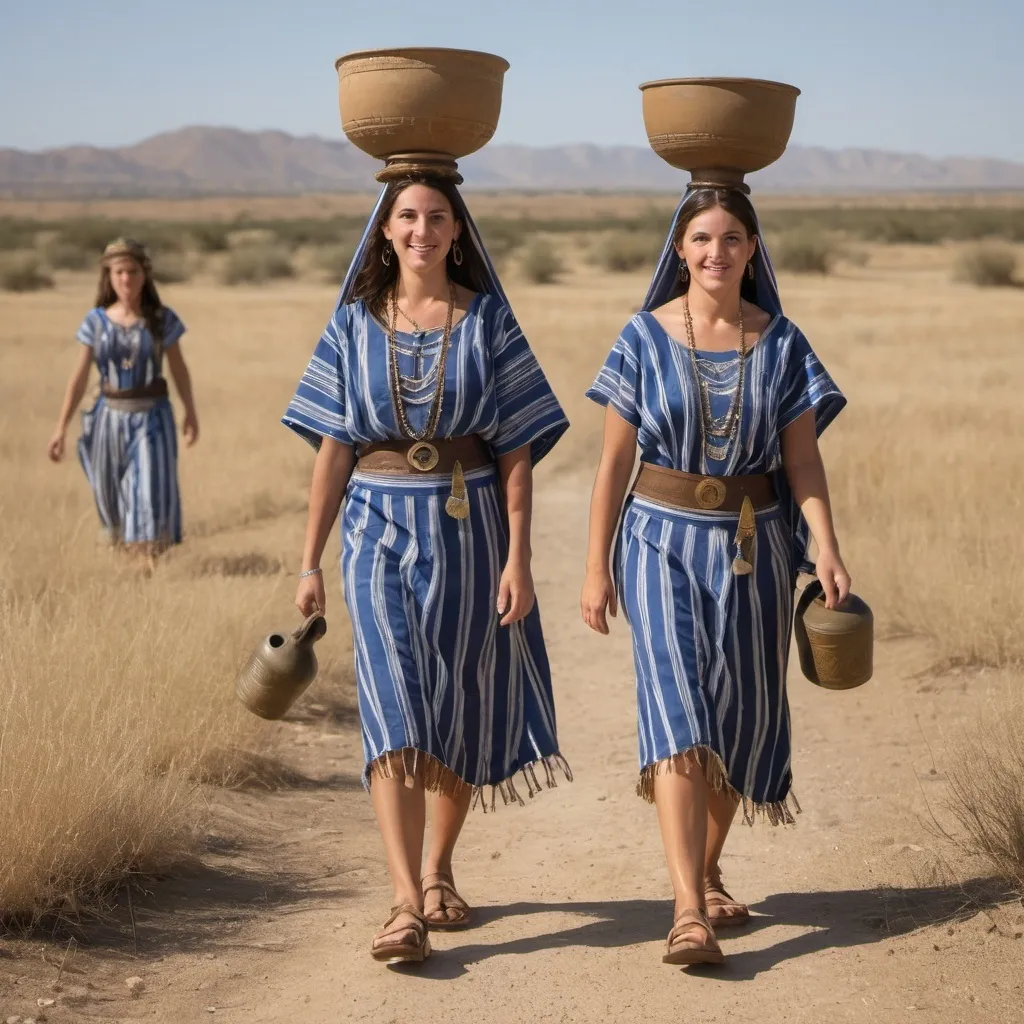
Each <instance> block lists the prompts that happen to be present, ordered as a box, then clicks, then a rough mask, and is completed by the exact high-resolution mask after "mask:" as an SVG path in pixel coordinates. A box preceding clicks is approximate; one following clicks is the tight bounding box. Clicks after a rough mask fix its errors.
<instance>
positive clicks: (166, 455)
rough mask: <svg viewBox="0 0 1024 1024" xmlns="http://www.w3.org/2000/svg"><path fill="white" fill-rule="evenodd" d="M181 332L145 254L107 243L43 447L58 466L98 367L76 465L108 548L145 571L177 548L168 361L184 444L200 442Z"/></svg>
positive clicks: (128, 243) (126, 243)
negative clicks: (130, 556)
mask: <svg viewBox="0 0 1024 1024" xmlns="http://www.w3.org/2000/svg"><path fill="white" fill-rule="evenodd" d="M184 333H185V326H184V324H182V322H181V320H179V319H178V317H177V315H176V314H175V312H174V310H172V309H170V308H168V307H167V306H164V305H163V303H162V302H161V301H160V296H159V294H158V292H157V289H156V285H155V284H154V283H153V272H152V264H151V262H150V258H149V255H148V253H147V252H146V249H145V247H144V246H143V245H141V244H140V243H139V242H136V241H133V240H132V239H126V238H122V239H117V240H116V241H114V242H111V243H110V244H109V245H108V246H107V247H106V249H105V250H104V252H103V257H102V261H101V270H100V281H99V288H98V289H97V295H96V305H95V308H93V309H92V310H90V312H89V313H88V314H87V315H86V318H85V320H84V321H83V322H82V326H81V327H79V329H78V335H77V337H78V340H79V342H81V344H82V346H83V347H82V349H81V352H80V354H79V357H78V364H77V365H76V367H75V369H74V371H73V372H72V374H71V378H70V380H69V381H68V385H67V389H66V391H65V394H64V403H63V405H62V407H61V411H60V417H59V418H58V421H57V429H56V430H55V431H54V433H53V436H52V437H51V438H50V443H49V446H48V453H49V456H50V459H51V460H52V461H54V462H59V461H60V460H61V459H62V458H63V457H64V448H65V435H66V433H67V428H68V423H69V422H70V421H71V417H72V416H73V415H74V414H75V411H76V410H77V409H78V407H79V405H80V404H81V401H82V397H83V395H84V394H85V389H86V385H87V383H88V378H89V368H90V365H92V364H95V365H96V368H97V370H99V375H100V394H99V398H98V399H97V401H96V403H95V405H94V406H93V407H92V408H91V409H90V410H89V411H88V412H86V413H84V414H83V416H82V423H83V431H82V437H81V438H80V440H79V442H78V457H79V459H80V460H81V463H82V468H83V469H84V470H85V475H86V478H87V479H88V481H89V485H90V487H92V491H93V495H94V497H95V499H96V509H97V511H98V512H99V517H100V522H101V523H102V524H103V528H104V530H105V532H106V534H107V535H108V537H109V538H110V540H111V541H112V542H113V543H114V544H115V545H117V546H119V547H123V548H126V549H129V550H132V551H135V552H138V553H140V554H142V555H143V556H145V557H146V558H147V560H148V561H149V562H150V564H152V560H153V559H154V558H155V556H156V555H158V554H159V553H160V552H161V551H163V550H165V549H166V548H167V547H168V546H170V545H171V544H178V543H180V542H181V502H180V499H179V495H178V466H177V462H178V445H177V438H176V435H175V428H174V413H173V411H172V409H171V403H170V400H169V398H168V392H167V380H166V378H165V377H164V376H163V362H164V357H165V356H166V359H167V365H168V367H169V368H170V371H171V376H172V377H173V378H174V383H175V386H176V388H177V390H178V395H179V397H180V398H181V401H182V404H183V406H184V407H185V418H184V423H183V427H182V433H183V434H184V437H185V443H186V444H188V445H192V444H194V443H195V441H196V438H197V437H198V436H199V424H198V420H197V418H196V410H195V403H194V401H193V398H192V383H191V380H190V378H189V373H188V368H187V367H186V365H185V359H184V357H183V355H182V352H181V344H180V339H181V336H182V335H183V334H184Z"/></svg>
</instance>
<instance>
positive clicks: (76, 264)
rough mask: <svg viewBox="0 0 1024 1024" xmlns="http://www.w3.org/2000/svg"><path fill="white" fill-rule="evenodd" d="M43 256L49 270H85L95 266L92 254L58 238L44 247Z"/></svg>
mask: <svg viewBox="0 0 1024 1024" xmlns="http://www.w3.org/2000/svg"><path fill="white" fill-rule="evenodd" d="M43 256H44V257H45V259H46V264H47V266H48V267H49V268H50V269H51V270H86V269H87V268H90V267H94V266H95V265H96V260H95V258H94V256H93V254H92V253H91V252H89V251H88V250H87V249H83V248H82V247H81V246H80V245H74V244H73V243H71V242H64V241H61V239H59V238H56V239H54V240H53V241H52V242H50V243H49V244H48V245H47V246H45V247H44V249H43Z"/></svg>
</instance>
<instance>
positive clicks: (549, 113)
mask: <svg viewBox="0 0 1024 1024" xmlns="http://www.w3.org/2000/svg"><path fill="white" fill-rule="evenodd" d="M1022 41H1024V2H1021V0H1003V2H996V0H970V2H964V0H959V2H956V3H953V2H946V0H931V2H927V0H889V2H880V0H861V2H860V3H854V2H852V0H845V2H843V3H836V2H834V0H818V2H811V0H788V2H787V0H762V2H759V3H754V2H752V0H731V2H730V0H718V2H714V0H662V2H654V0H625V2H622V3H618V4H614V3H611V2H602V0H590V2H586V3H585V2H583V0H508V2H505V3H495V2H492V0H460V2H454V0H433V2H428V0H378V2H377V3H374V4H371V3H369V2H365V3H352V2H349V0H332V2H327V0H288V2H286V3H285V2H278V3H271V2H268V0H247V2H243V0H224V2H217V0H207V2H201V0H170V2H168V3H148V2H142V0H135V2H132V0H120V2H118V3H113V2H110V0H93V2H90V3H84V2H82V0H75V2H72V0H49V2H47V3H30V2H17V0H0V146H15V147H18V148H23V149H39V148H44V147H51V146H63V145H68V144H71V143H78V142H84V143H91V144H94V145H104V146H106V145H123V144H127V143H131V142H135V141H138V140H139V139H142V138H145V137H147V136H149V135H152V134H155V133H157V132H160V131H165V130H168V129H172V128H178V127H182V126H184V125H190V124H211V125H230V126H236V127H240V128H246V129H260V128H279V129H282V130H284V131H288V132H291V133H294V134H300V135H301V134H315V135H321V136H325V137H327V138H340V137H341V127H340V123H339V119H338V109H337V93H336V77H335V72H334V66H333V65H334V59H335V58H336V57H337V56H339V55H340V54H342V53H345V52H347V51H350V50H355V49H363V48H369V47H374V46H395V45H443V46H456V47H467V48H472V49H481V50H490V51H491V52H494V53H500V54H501V55H502V56H504V57H506V58H507V59H508V60H509V61H510V63H511V65H512V67H511V69H510V71H509V73H508V74H507V75H506V78H505V92H504V102H503V108H502V117H501V123H500V125H499V127H498V133H497V135H496V136H495V141H501V142H518V143H527V144H532V145H554V144H560V143H568V142H596V143H603V144H612V143H627V144H635V145H643V144H644V143H645V141H646V140H645V136H644V133H643V123H642V120H641V115H640V93H639V91H638V90H637V85H638V84H639V83H640V82H642V81H646V80H649V79H653V78H665V77H677V76H690V75H743V76H752V77H760V78H774V79H780V80H782V81H787V82H792V83H793V84H794V85H797V86H799V87H800V88H801V89H802V90H803V95H802V96H801V97H800V100H799V101H798V103H797V117H796V126H795V128H794V132H793V141H795V142H801V143H805V144H808V145H821V146H828V147H830V148H839V147H843V146H858V147H860V146H863V147H873V148H879V149H889V150H900V151H906V152H917V153H924V154H927V155H929V156H951V155H967V156H993V157H1002V158H1004V159H1010V160H1019V161H1024V112H1022V110H1024V107H1022V101H1024V58H1022V56H1021V52H1020V47H1021V44H1022Z"/></svg>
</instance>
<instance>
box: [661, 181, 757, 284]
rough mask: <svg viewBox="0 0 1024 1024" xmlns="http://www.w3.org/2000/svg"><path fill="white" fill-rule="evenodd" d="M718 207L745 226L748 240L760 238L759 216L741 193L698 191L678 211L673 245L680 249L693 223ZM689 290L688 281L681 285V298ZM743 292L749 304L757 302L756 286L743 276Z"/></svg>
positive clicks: (690, 195) (705, 189)
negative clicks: (758, 231) (758, 230)
mask: <svg viewBox="0 0 1024 1024" xmlns="http://www.w3.org/2000/svg"><path fill="white" fill-rule="evenodd" d="M716 207H721V209H723V210H725V212H726V213H730V214H732V216H734V217H735V218H736V219H737V220H738V221H739V222H740V223H741V224H742V225H743V228H744V230H745V231H746V232H747V237H748V238H757V237H758V234H757V214H756V213H754V207H753V206H752V205H751V202H750V200H749V199H748V198H747V197H746V196H745V195H744V194H743V193H742V192H739V191H737V190H736V189H732V188H696V189H694V190H693V191H692V192H691V193H690V194H689V195H688V196H687V197H686V202H685V203H683V207H682V209H681V210H680V211H679V217H678V218H677V220H676V223H675V226H674V227H673V229H672V244H673V245H674V246H675V247H676V248H677V249H678V248H679V247H681V245H682V242H683V236H684V235H685V234H686V229H687V227H689V225H690V222H691V221H693V220H694V219H695V218H697V217H699V216H700V215H701V214H702V213H707V212H708V210H714V209H715V208H716ZM755 255H756V251H755ZM689 287H690V282H689V280H687V281H686V282H685V283H681V284H680V287H679V293H678V294H680V295H683V294H685V293H686V292H687V291H688V290H689ZM740 292H741V294H742V297H743V298H745V299H747V300H748V301H750V302H754V303H756V302H757V288H756V282H754V281H751V280H749V278H748V277H747V275H746V274H744V275H743V284H742V285H741V288H740Z"/></svg>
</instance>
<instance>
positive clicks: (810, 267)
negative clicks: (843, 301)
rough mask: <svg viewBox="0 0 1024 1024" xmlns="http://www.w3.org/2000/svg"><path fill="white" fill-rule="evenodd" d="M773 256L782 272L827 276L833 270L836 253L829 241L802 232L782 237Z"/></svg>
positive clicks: (772, 251) (773, 250)
mask: <svg viewBox="0 0 1024 1024" xmlns="http://www.w3.org/2000/svg"><path fill="white" fill-rule="evenodd" d="M771 255H772V261H773V262H774V264H775V266H777V267H778V268H779V269H780V270H790V271H792V272H793V273H796V274H827V273H828V272H829V271H830V270H831V269H832V263H833V261H834V259H835V255H836V253H835V247H834V245H833V244H832V242H831V241H830V240H829V239H827V238H823V237H821V236H820V235H816V234H811V233H810V232H802V231H801V232H792V233H789V234H785V235H782V236H781V238H779V240H778V242H776V243H775V246H774V248H773V249H772V250H771Z"/></svg>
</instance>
